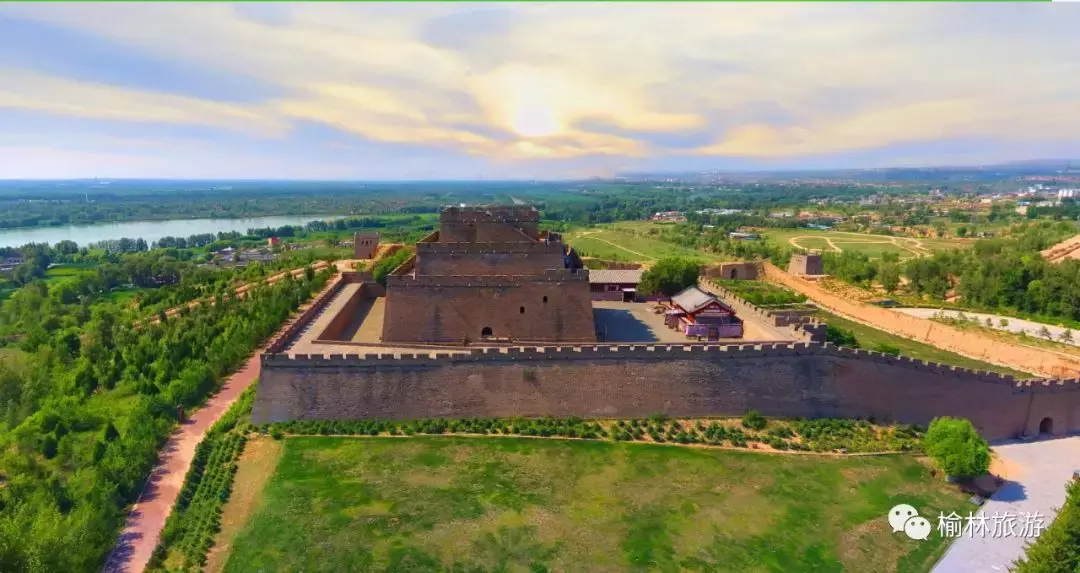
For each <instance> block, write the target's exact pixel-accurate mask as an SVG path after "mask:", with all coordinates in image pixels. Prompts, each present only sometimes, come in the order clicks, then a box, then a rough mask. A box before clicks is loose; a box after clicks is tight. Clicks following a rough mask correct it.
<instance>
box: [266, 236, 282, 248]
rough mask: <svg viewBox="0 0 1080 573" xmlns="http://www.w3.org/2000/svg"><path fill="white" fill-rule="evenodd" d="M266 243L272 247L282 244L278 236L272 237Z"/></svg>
mask: <svg viewBox="0 0 1080 573" xmlns="http://www.w3.org/2000/svg"><path fill="white" fill-rule="evenodd" d="M266 244H267V245H268V246H270V247H276V246H278V245H280V244H281V239H279V238H277V237H270V238H269V239H267V240H266Z"/></svg>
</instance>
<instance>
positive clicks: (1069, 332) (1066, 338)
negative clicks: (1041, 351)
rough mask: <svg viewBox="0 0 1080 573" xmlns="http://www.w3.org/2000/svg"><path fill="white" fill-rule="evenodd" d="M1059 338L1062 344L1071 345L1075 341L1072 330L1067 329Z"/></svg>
mask: <svg viewBox="0 0 1080 573" xmlns="http://www.w3.org/2000/svg"><path fill="white" fill-rule="evenodd" d="M1058 338H1060V339H1061V341H1062V342H1069V343H1071V342H1072V341H1073V335H1072V330H1070V329H1068V328H1066V329H1065V330H1063V331H1061V335H1060V336H1058Z"/></svg>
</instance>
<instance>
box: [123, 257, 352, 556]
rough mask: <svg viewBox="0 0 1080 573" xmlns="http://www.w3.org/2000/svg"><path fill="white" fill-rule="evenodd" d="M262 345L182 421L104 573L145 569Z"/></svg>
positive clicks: (251, 375)
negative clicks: (202, 446) (201, 451)
mask: <svg viewBox="0 0 1080 573" xmlns="http://www.w3.org/2000/svg"><path fill="white" fill-rule="evenodd" d="M350 262H351V261H338V264H337V266H338V268H339V269H342V268H343V266H344V265H346V264H348V263H350ZM339 277H340V275H337V276H335V277H334V278H332V279H331V280H330V281H328V282H327V284H326V286H325V287H323V290H322V291H321V292H320V293H318V294H317V295H316V296H314V297H312V298H311V301H310V302H308V303H307V304H305V305H303V306H302V307H300V308H299V309H298V310H297V311H296V313H295V314H294V315H293V316H292V317H291V318H290V319H289V320H287V321H285V324H283V325H282V326H281V328H280V329H279V330H278V332H282V331H284V330H285V329H286V328H288V327H289V326H290V325H291V324H292V323H293V322H294V321H295V320H297V317H299V316H300V315H302V314H303V312H304V310H306V309H307V308H308V307H310V306H311V304H312V303H313V302H314V301H315V300H317V299H318V298H319V297H320V296H322V294H323V293H325V292H326V290H327V289H329V288H331V287H332V286H333V285H334V283H336V282H337V281H338V280H339ZM276 337H277V335H275V336H272V337H270V340H273V339H274V338H276ZM264 348H265V345H264V346H262V347H260V348H259V349H258V350H256V351H255V352H254V353H253V354H252V355H251V357H250V358H248V361H247V362H246V363H245V364H244V365H243V366H242V367H241V368H240V369H239V370H237V371H236V372H235V373H234V374H233V375H232V376H229V379H228V380H226V381H225V385H224V386H222V388H221V391H219V392H218V393H217V394H215V395H213V396H211V397H210V399H209V400H207V402H206V405H205V406H203V407H202V408H199V409H198V410H196V411H195V412H193V413H191V415H190V416H189V417H188V420H187V421H185V422H184V423H182V424H180V426H178V427H177V429H176V431H175V432H173V435H172V436H171V437H170V438H169V440H168V441H167V442H166V443H165V447H164V448H163V449H162V450H161V453H160V455H159V458H158V464H157V465H156V466H155V467H154V470H153V471H152V472H150V476H149V477H148V478H147V480H146V484H145V485H143V491H142V493H140V494H139V499H138V501H137V502H136V503H135V505H133V506H132V507H131V510H130V512H129V513H128V517H127V522H126V523H125V524H124V529H123V531H122V532H121V533H120V537H119V539H117V542H116V545H115V546H114V547H113V550H112V553H110V554H109V557H108V559H107V560H106V562H105V567H104V568H103V570H104V571H105V572H106V573H113V572H117V573H120V572H124V573H140V572H141V571H143V570H144V569H146V564H147V563H148V562H149V561H150V556H151V554H153V552H154V547H156V546H157V543H158V539H159V538H160V536H161V530H162V528H164V527H165V520H166V519H167V518H168V517H169V512H171V511H172V507H173V504H174V503H175V502H176V497H177V496H178V495H179V494H180V488H181V487H183V485H184V476H186V475H187V471H188V468H190V467H191V460H192V459H193V458H194V457H195V446H197V445H199V442H201V441H202V439H203V436H204V435H206V431H207V430H208V429H210V426H212V425H213V424H214V422H216V421H217V420H218V418H220V417H221V416H222V414H224V413H225V412H226V411H227V410H228V409H229V407H230V406H232V404H233V402H235V401H236V398H237V397H239V396H240V394H241V393H242V392H243V391H244V390H245V389H247V387H248V386H250V385H251V383H252V382H254V381H255V380H256V379H257V378H258V377H259V355H260V354H262V352H263V350H264Z"/></svg>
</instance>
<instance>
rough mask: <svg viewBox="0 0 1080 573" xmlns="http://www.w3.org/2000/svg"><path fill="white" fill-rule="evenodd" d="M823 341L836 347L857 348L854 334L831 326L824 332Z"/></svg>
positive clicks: (857, 343) (857, 342)
mask: <svg viewBox="0 0 1080 573" xmlns="http://www.w3.org/2000/svg"><path fill="white" fill-rule="evenodd" d="M825 341H826V342H831V343H833V344H835V345H837V346H848V347H851V348H858V347H859V341H858V340H856V338H855V333H854V332H852V331H850V330H847V329H844V328H840V327H839V326H833V325H831V324H830V325H828V327H827V328H826V330H825Z"/></svg>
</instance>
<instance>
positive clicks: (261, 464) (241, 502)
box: [203, 435, 285, 573]
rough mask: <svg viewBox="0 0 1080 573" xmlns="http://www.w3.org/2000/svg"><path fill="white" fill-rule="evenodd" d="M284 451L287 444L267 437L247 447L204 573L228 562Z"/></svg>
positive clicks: (251, 441)
mask: <svg viewBox="0 0 1080 573" xmlns="http://www.w3.org/2000/svg"><path fill="white" fill-rule="evenodd" d="M284 449H285V442H283V441H281V440H275V439H272V438H269V437H266V436H258V435H253V436H251V437H250V438H249V439H248V442H247V444H246V445H245V446H244V453H243V454H240V459H239V460H238V461H237V464H236V465H237V470H236V477H235V478H234V481H233V487H232V496H230V497H229V501H228V502H227V503H226V504H225V508H224V509H223V510H222V513H221V531H220V532H219V533H218V534H217V537H216V538H215V539H214V546H213V548H211V549H210V553H209V554H208V555H207V556H206V567H205V568H203V571H206V572H207V573H217V572H219V571H222V570H224V569H225V564H226V563H228V562H229V554H230V552H231V551H232V544H233V541H235V540H236V536H237V535H239V534H240V531H241V530H243V529H244V525H246V524H247V521H248V518H250V517H251V514H252V513H254V512H255V510H256V509H257V508H258V506H259V499H261V494H262V490H263V487H264V486H265V485H266V482H268V481H270V477H271V476H272V475H274V470H275V469H276V468H277V462H278V458H280V457H281V452H282V451H283V450H284Z"/></svg>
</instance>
